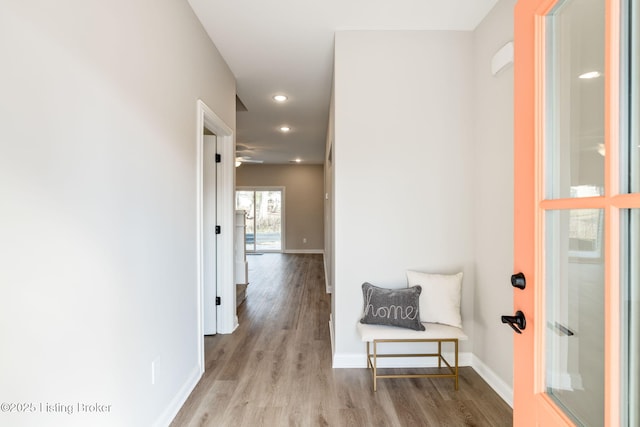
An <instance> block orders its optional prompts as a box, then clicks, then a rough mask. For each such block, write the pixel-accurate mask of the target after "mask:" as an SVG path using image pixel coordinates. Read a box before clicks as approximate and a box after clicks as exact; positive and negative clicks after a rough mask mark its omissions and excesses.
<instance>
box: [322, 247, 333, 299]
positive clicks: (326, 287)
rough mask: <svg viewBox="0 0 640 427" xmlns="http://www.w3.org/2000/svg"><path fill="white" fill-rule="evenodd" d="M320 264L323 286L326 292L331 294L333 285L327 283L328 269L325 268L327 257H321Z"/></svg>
mask: <svg viewBox="0 0 640 427" xmlns="http://www.w3.org/2000/svg"><path fill="white" fill-rule="evenodd" d="M323 255H324V254H323ZM322 264H323V266H324V287H325V290H326V293H328V294H332V293H333V286H331V285H330V284H329V271H328V270H327V257H322Z"/></svg>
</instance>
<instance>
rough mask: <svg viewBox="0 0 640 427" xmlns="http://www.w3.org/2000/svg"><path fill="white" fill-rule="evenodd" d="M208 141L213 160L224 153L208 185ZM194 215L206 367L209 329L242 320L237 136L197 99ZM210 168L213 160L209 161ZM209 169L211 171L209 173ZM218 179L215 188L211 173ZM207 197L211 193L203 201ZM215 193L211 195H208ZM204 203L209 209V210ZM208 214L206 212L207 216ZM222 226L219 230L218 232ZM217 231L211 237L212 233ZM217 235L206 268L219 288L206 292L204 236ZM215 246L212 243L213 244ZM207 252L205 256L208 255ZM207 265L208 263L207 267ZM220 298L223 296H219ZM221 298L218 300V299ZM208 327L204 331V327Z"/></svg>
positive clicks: (228, 327)
mask: <svg viewBox="0 0 640 427" xmlns="http://www.w3.org/2000/svg"><path fill="white" fill-rule="evenodd" d="M205 129H207V130H208V132H207V133H212V134H214V135H215V136H214V137H213V138H215V149H214V150H213V153H209V151H210V148H212V144H211V142H210V141H208V142H205V140H206V138H207V136H206V135H205ZM205 144H207V147H206V148H207V150H206V151H207V155H208V156H209V157H210V158H209V160H207V163H208V162H210V161H213V162H216V157H219V158H220V162H219V163H215V173H214V175H213V176H208V177H207V182H208V184H207V188H205ZM196 152H197V154H196V183H197V186H196V187H197V188H196V215H197V221H196V224H197V230H196V233H197V259H196V263H197V266H196V271H197V302H198V304H197V312H198V313H197V316H198V328H197V334H198V339H197V343H198V354H199V355H200V357H199V365H200V372H201V373H203V372H204V366H205V363H204V336H205V333H219V334H229V333H231V332H233V331H234V330H235V328H236V327H237V326H238V318H237V316H236V294H235V291H236V289H235V279H234V259H233V249H234V247H233V244H234V237H233V235H234V228H235V227H234V215H235V210H234V205H235V203H234V191H235V178H234V169H235V161H234V152H235V148H234V139H233V131H232V130H231V128H229V127H228V126H227V125H226V124H225V123H224V121H222V120H221V119H220V118H219V117H218V116H217V115H216V114H215V113H214V112H213V111H212V110H211V109H210V108H209V107H207V105H206V104H205V103H204V102H202V101H200V100H198V101H197V140H196ZM207 167H208V168H209V169H210V166H207ZM209 175H210V174H209ZM212 178H213V179H215V184H213V189H214V190H215V191H214V193H215V195H214V196H211V193H212V191H211V190H212V187H211V186H212V184H211V179H212ZM205 197H207V198H209V200H208V201H207V203H206V204H207V205H208V206H205ZM210 197H213V199H210ZM212 206H214V208H213V209H214V211H215V219H211V214H210V213H209V212H210V210H211V209H212ZM205 209H206V210H205ZM205 216H206V217H207V219H206V221H205ZM218 227H219V230H220V234H217V235H216V232H217V228H218ZM212 235H213V236H214V237H213V238H212V237H211V236H212ZM212 239H215V245H214V249H215V254H216V255H215V257H214V260H215V261H214V263H215V267H213V269H212V270H207V272H208V273H209V274H212V275H213V277H214V278H215V292H209V291H207V292H206V295H205V283H206V282H207V281H206V280H205V265H207V266H208V267H210V266H212V264H211V255H210V251H209V250H207V252H206V255H205V242H211V241H213V240H212ZM209 249H211V248H209ZM205 256H206V258H205ZM208 267H207V268H208ZM218 298H219V301H218ZM218 302H219V304H218ZM205 305H207V306H208V308H213V310H214V311H211V313H215V314H213V315H214V317H215V330H214V331H213V332H212V331H211V330H210V326H211V320H210V319H208V325H207V328H205ZM205 331H206V332H205Z"/></svg>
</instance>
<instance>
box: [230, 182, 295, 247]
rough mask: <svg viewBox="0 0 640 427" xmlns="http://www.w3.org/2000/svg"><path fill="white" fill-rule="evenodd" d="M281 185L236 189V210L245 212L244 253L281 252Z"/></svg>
mask: <svg viewBox="0 0 640 427" xmlns="http://www.w3.org/2000/svg"><path fill="white" fill-rule="evenodd" d="M283 203H284V189H283V188H278V187H275V188H247V187H238V189H237V190H236V209H237V210H243V211H245V215H246V219H247V223H246V225H247V228H246V240H245V244H246V248H247V252H269V251H271V252H280V251H282V249H283V248H282V241H283V223H284V221H283V215H282V205H283Z"/></svg>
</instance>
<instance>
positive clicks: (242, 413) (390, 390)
mask: <svg viewBox="0 0 640 427" xmlns="http://www.w3.org/2000/svg"><path fill="white" fill-rule="evenodd" d="M248 261H249V280H250V284H249V287H248V288H247V299H246V301H245V302H244V303H243V304H242V305H241V306H240V307H239V308H238V317H239V322H240V326H239V327H238V329H237V330H236V331H235V332H234V333H233V334H231V335H216V336H211V337H206V338H205V363H206V368H205V373H204V376H203V377H202V379H201V380H200V382H199V383H198V385H197V386H196V388H195V389H194V391H193V392H192V393H191V395H190V397H189V398H188V400H187V402H186V403H185V405H184V406H183V407H182V409H181V410H180V412H179V413H178V415H177V416H176V418H175V420H174V421H173V423H172V426H175V427H178V426H260V425H262V426H290V425H291V426H293V425H295V426H323V425H324V426H374V425H375V426H422V425H424V426H445V425H449V426H461V425H469V426H510V425H511V424H512V422H511V419H512V415H511V413H512V411H511V408H510V407H509V406H508V405H507V404H506V403H504V402H503V401H502V400H501V399H500V398H499V397H498V395H497V394H496V393H495V392H494V391H493V390H491V388H490V387H489V386H488V385H487V384H486V383H485V382H484V381H483V380H482V379H481V378H480V377H479V376H478V375H477V374H476V373H475V372H474V371H473V370H472V369H471V368H462V369H461V374H460V391H458V392H455V391H454V390H453V382H452V381H449V380H442V379H436V380H431V379H417V380H416V379H402V380H382V381H381V382H380V383H379V384H378V391H377V392H376V393H373V391H372V389H371V378H370V374H369V372H368V371H367V370H365V369H332V368H331V340H330V335H329V313H330V304H331V296H330V295H329V294H326V293H325V283H324V271H323V262H322V255H307V254H305V255H299V254H264V255H251V256H249V257H248ZM361 304H362V302H361V301H354V302H353V305H354V309H358V310H360V308H361ZM354 327H355V325H354ZM363 347H364V344H363Z"/></svg>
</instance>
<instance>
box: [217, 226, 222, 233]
mask: <svg viewBox="0 0 640 427" xmlns="http://www.w3.org/2000/svg"><path fill="white" fill-rule="evenodd" d="M221 232H222V231H221V228H220V226H219V225H216V234H220V233H221Z"/></svg>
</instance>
